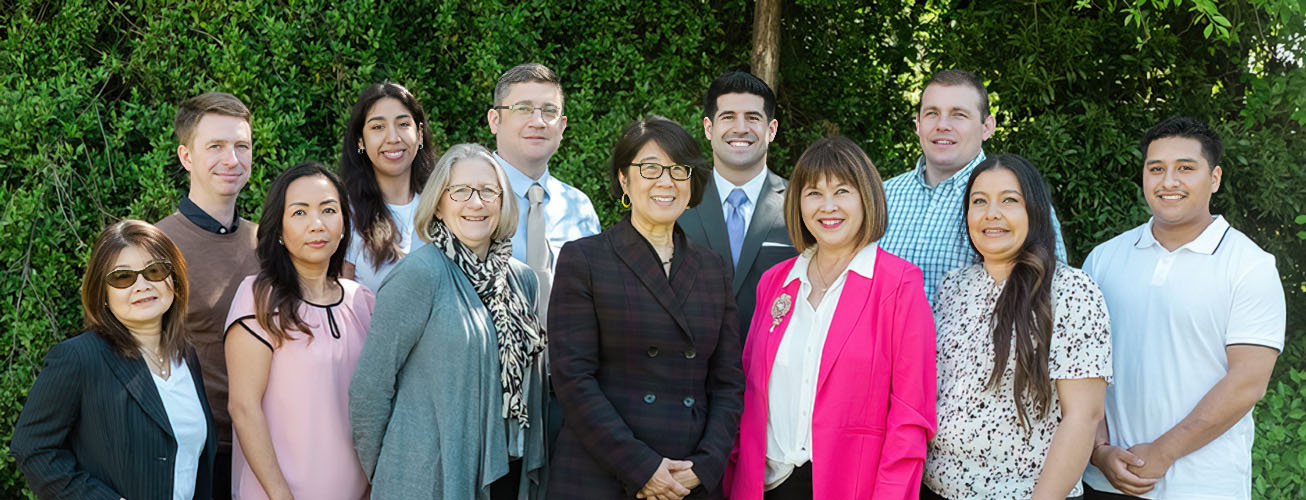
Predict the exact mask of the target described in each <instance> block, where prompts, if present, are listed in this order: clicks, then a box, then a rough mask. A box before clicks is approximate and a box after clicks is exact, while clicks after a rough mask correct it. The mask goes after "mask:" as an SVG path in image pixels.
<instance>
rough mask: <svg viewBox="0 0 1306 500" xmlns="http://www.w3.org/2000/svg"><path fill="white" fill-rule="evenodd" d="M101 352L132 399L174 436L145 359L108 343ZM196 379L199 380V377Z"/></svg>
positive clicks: (110, 369) (165, 430) (164, 430)
mask: <svg viewBox="0 0 1306 500" xmlns="http://www.w3.org/2000/svg"><path fill="white" fill-rule="evenodd" d="M101 354H103V356H104V361H105V364H107V365H109V371H111V372H113V375H114V376H115V377H118V381H119V382H122V385H123V387H126V388H127V393H128V394H131V397H132V399H135V400H136V403H137V404H139V405H141V408H142V409H144V410H145V414H146V415H149V416H150V418H151V419H153V420H154V423H156V424H158V425H159V427H161V428H162V429H163V432H166V433H167V434H168V435H169V436H172V424H171V423H169V422H168V412H167V411H166V410H164V409H163V400H162V399H159V390H158V388H157V387H155V385H154V380H153V379H152V378H151V377H150V369H149V368H147V367H146V366H145V361H144V360H137V359H131V358H127V357H125V356H123V355H122V354H120V353H119V352H118V351H117V350H115V349H114V348H113V347H112V346H109V345H107V343H106V345H105V349H104V350H103V351H101ZM192 373H194V372H192ZM196 379H197V380H198V379H199V377H196Z"/></svg>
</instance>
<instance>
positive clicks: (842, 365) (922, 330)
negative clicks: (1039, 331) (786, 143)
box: [725, 137, 935, 500]
mask: <svg viewBox="0 0 1306 500" xmlns="http://www.w3.org/2000/svg"><path fill="white" fill-rule="evenodd" d="M785 223H786V224H787V225H788V227H789V234H790V237H791V238H792V239H793V242H794V246H795V247H796V248H797V249H798V251H799V252H800V255H799V256H798V257H795V258H792V259H789V260H787V261H784V262H781V263H780V264H777V265H776V266H775V267H773V268H771V269H770V270H769V271H767V272H766V274H763V275H762V279H761V281H760V282H759V283H758V287H757V304H758V309H757V313H756V314H754V315H753V323H752V325H750V328H749V333H748V340H747V343H746V345H745V347H744V373H745V376H746V378H747V388H746V389H745V391H744V414H743V417H742V419H741V422H740V426H739V441H738V444H737V445H736V446H735V452H734V454H733V457H732V459H731V463H730V466H729V468H728V469H727V471H726V480H725V484H726V488H727V491H726V494H727V496H728V497H729V498H734V499H748V500H753V499H763V498H765V499H767V500H776V499H804V500H807V499H812V498H820V499H823V500H825V499H829V500H842V499H870V498H875V499H893V500H905V499H915V498H916V497H917V495H918V493H919V487H920V478H921V468H922V466H923V464H924V461H925V443H926V441H927V440H929V438H930V436H931V435H933V433H934V427H935V422H934V384H935V379H934V321H933V319H932V318H931V316H930V311H929V304H928V303H927V302H926V300H925V289H924V285H923V281H922V277H921V271H920V269H918V268H916V266H913V265H911V264H910V263H908V262H907V261H905V260H902V259H900V258H898V257H896V256H894V255H892V254H889V253H888V252H885V251H884V250H881V249H880V248H879V247H878V245H876V241H877V240H878V239H879V238H880V237H881V236H882V235H883V234H884V230H885V227H886V226H887V224H888V216H887V211H886V208H885V198H884V188H883V183H882V182H881V180H880V174H879V173H878V172H877V171H876V170H875V166H874V165H873V164H872V163H871V160H870V158H867V156H866V154H865V153H863V152H862V150H861V149H860V148H859V147H858V146H857V145H856V144H854V143H853V142H852V141H850V140H848V139H846V138H843V137H831V138H825V139H821V140H819V141H817V142H816V143H814V144H812V146H811V147H809V148H808V149H807V151H805V152H804V153H803V155H802V157H801V158H799V159H798V165H797V166H795V167H794V173H793V178H792V180H791V181H790V184H789V189H788V192H787V193H786V195H785Z"/></svg>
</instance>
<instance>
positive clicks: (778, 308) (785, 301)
mask: <svg viewBox="0 0 1306 500" xmlns="http://www.w3.org/2000/svg"><path fill="white" fill-rule="evenodd" d="M793 305H794V299H793V297H790V296H789V294H787V293H782V294H780V296H779V297H776V298H775V302H772V303H771V329H770V330H768V331H771V332H774V331H775V327H777V326H779V325H780V320H781V319H783V318H784V317H785V315H786V314H789V308H790V307H791V306H793Z"/></svg>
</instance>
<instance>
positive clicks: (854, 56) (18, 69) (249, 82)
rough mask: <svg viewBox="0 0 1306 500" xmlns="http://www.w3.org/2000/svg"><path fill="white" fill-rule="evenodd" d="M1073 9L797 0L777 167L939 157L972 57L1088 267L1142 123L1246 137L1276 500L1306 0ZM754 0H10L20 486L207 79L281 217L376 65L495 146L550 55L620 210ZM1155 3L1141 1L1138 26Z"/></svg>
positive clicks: (1283, 458)
mask: <svg viewBox="0 0 1306 500" xmlns="http://www.w3.org/2000/svg"><path fill="white" fill-rule="evenodd" d="M1062 3H1063V5H1044V4H1043V3H1038V2H1035V3H1024V2H1022V3H1008V2H965V1H963V2H958V3H955V4H954V3H948V2H917V1H897V2H894V1H889V2H877V3H872V4H870V5H867V4H866V2H856V1H834V0H798V1H794V2H792V3H789V4H786V5H785V6H784V13H783V24H782V32H783V34H782V41H781V53H782V56H781V66H780V67H781V77H780V83H779V84H778V86H777V92H778V94H779V99H780V115H779V119H780V124H781V126H780V136H779V138H778V140H777V142H776V143H775V144H774V145H773V148H772V151H771V162H770V163H771V165H772V167H773V168H774V169H775V170H777V171H779V172H781V173H784V174H787V173H788V172H789V171H790V170H791V164H792V162H793V161H794V160H795V159H796V158H797V157H798V155H799V154H800V153H801V152H802V149H803V148H804V147H805V146H806V145H807V144H809V143H810V142H811V141H812V140H814V139H816V138H818V137H821V136H823V135H826V134H829V133H834V132H838V133H842V134H845V135H848V136H849V137H851V138H853V139H854V140H857V141H859V142H860V143H861V144H862V145H863V146H864V147H865V148H866V150H867V152H868V153H869V154H870V155H871V157H872V158H873V159H874V160H875V162H876V164H877V165H878V166H879V167H880V169H881V171H882V173H884V174H885V175H886V176H888V175H892V174H896V173H899V172H902V171H905V170H906V169H907V168H908V167H909V165H911V164H912V162H913V161H914V158H915V156H916V155H918V154H919V153H918V151H919V147H918V146H917V145H916V138H915V135H914V133H913V127H912V124H911V117H912V109H913V108H912V103H913V101H914V95H915V93H916V92H918V91H919V89H920V86H921V83H922V82H923V80H924V79H925V78H927V77H928V75H929V74H930V73H931V72H933V71H935V70H938V69H942V68H947V67H954V66H956V67H965V68H971V69H974V70H976V71H977V72H979V73H980V74H981V76H982V77H984V78H985V79H987V80H989V82H990V88H991V90H992V94H993V99H994V103H995V106H996V108H997V110H998V118H999V128H998V131H997V133H996V134H995V137H994V139H993V140H992V141H990V142H989V143H988V144H987V149H988V150H989V151H990V152H1018V153H1021V154H1024V155H1025V156H1027V157H1029V158H1031V159H1032V160H1034V161H1035V163H1036V164H1037V165H1039V166H1040V167H1041V168H1042V170H1043V171H1044V173H1045V175H1046V176H1047V177H1048V179H1049V181H1050V183H1051V184H1052V185H1053V186H1054V187H1055V196H1056V203H1057V208H1058V213H1059V214H1060V216H1061V217H1062V222H1063V224H1064V228H1065V232H1066V238H1067V243H1068V244H1069V246H1070V250H1071V259H1072V261H1074V262H1078V261H1080V260H1081V259H1082V258H1083V256H1084V255H1086V254H1087V252H1088V250H1090V249H1091V248H1092V247H1093V245H1095V244H1097V243H1099V242H1101V241H1104V240H1105V239H1107V238H1108V237H1110V236H1111V235H1113V234H1115V233H1118V232H1120V231H1122V230H1124V229H1127V228H1129V227H1132V226H1134V225H1137V224H1139V223H1141V222H1142V221H1144V220H1146V217H1147V212H1146V208H1145V204H1144V203H1143V201H1142V198H1141V194H1140V191H1139V188H1138V182H1137V179H1138V178H1139V168H1138V164H1139V156H1138V153H1137V151H1136V150H1135V143H1136V140H1137V138H1138V137H1139V136H1140V135H1141V133H1142V131H1144V130H1145V129H1146V128H1147V127H1148V126H1149V125H1150V124H1151V123H1154V122H1155V121H1157V120H1159V119H1160V118H1163V117H1165V116H1167V115H1170V114H1173V113H1186V114H1191V115H1195V116H1198V117H1200V118H1203V119H1206V120H1209V121H1211V122H1213V123H1216V124H1217V126H1218V127H1219V129H1220V131H1221V132H1222V133H1223V134H1224V136H1225V138H1226V143H1227V146H1228V147H1227V150H1228V154H1227V157H1226V158H1227V160H1226V161H1225V165H1224V168H1225V175H1226V176H1225V185H1224V186H1223V189H1222V190H1221V192H1220V193H1219V194H1217V195H1216V196H1215V198H1214V201H1213V203H1214V205H1215V207H1216V210H1217V211H1218V212H1222V213H1224V214H1226V215H1227V216H1228V217H1229V219H1230V220H1231V222H1233V223H1234V224H1235V225H1236V226H1237V227H1239V228H1240V229H1242V230H1243V231H1245V232H1247V233H1248V234H1249V235H1250V236H1251V237H1252V238H1253V239H1254V240H1255V241H1256V242H1257V243H1259V244H1260V245H1261V246H1262V247H1264V248H1266V249H1267V250H1268V251H1271V252H1273V253H1275V255H1276V256H1277V257H1278V259H1279V260H1278V265H1279V271H1280V272H1281V273H1282V275H1283V278H1284V283H1285V289H1286V290H1287V291H1288V293H1289V309H1290V317H1289V321H1290V326H1289V337H1290V340H1289V342H1290V344H1289V348H1288V349H1287V350H1286V351H1285V353H1284V355H1283V356H1282V357H1281V358H1280V362H1279V370H1278V372H1279V373H1277V374H1276V378H1275V381H1274V383H1273V384H1272V385H1271V388H1270V393H1269V395H1267V397H1266V398H1265V400H1264V401H1263V402H1262V404H1261V407H1260V410H1259V413H1258V416H1259V418H1258V422H1257V430H1258V436H1257V442H1256V448H1255V452H1254V453H1255V456H1256V459H1257V462H1256V466H1257V469H1256V474H1257V479H1256V481H1255V488H1256V491H1257V495H1258V498H1263V499H1278V498H1301V497H1303V496H1306V487H1304V486H1303V484H1302V482H1303V480H1302V477H1306V453H1299V450H1301V449H1302V446H1303V443H1304V442H1306V431H1301V430H1300V429H1303V428H1306V425H1303V424H1306V407H1303V406H1302V403H1301V400H1302V399H1303V398H1302V397H1301V396H1306V393H1299V392H1298V391H1300V381H1301V380H1302V378H1303V377H1306V373H1304V372H1302V371H1301V370H1300V369H1299V368H1300V367H1301V366H1302V365H1301V362H1300V361H1301V360H1302V359H1303V357H1304V356H1306V347H1304V346H1303V341H1302V340H1301V336H1300V335H1297V334H1298V333H1300V332H1301V331H1302V330H1303V322H1302V319H1301V318H1300V317H1299V315H1298V314H1297V312H1299V311H1302V310H1303V308H1302V306H1303V305H1304V303H1306V302H1304V299H1303V297H1304V296H1306V291H1304V290H1303V286H1306V274H1304V271H1303V264H1304V263H1306V252H1303V249H1302V248H1303V244H1302V242H1301V240H1299V239H1297V237H1296V236H1295V235H1296V234H1297V233H1298V232H1299V231H1302V230H1304V229H1306V225H1303V224H1302V223H1299V222H1296V221H1294V218H1296V217H1297V216H1298V215H1301V214H1306V206H1303V205H1304V204H1306V172H1304V171H1303V166H1302V164H1303V161H1302V160H1303V158H1306V138H1304V137H1303V136H1302V134H1301V129H1300V127H1301V124H1302V123H1303V122H1306V111H1304V110H1303V109H1302V104H1303V101H1306V97H1302V96H1306V72H1303V70H1302V69H1301V64H1300V61H1301V59H1302V58H1303V54H1304V52H1306V51H1303V50H1302V37H1303V34H1302V31H1303V28H1302V27H1301V26H1302V24H1303V23H1296V22H1282V21H1281V20H1283V19H1300V17H1297V18H1292V17H1291V16H1299V15H1300V12H1299V11H1300V10H1301V9H1300V8H1297V9H1296V10H1293V9H1289V8H1288V7H1283V6H1282V5H1280V4H1288V3H1290V2H1266V1H1264V0H1255V1H1254V2H1252V3H1248V2H1246V1H1240V2H1234V3H1232V4H1226V5H1224V6H1223V8H1224V11H1223V14H1224V16H1228V17H1227V18H1225V19H1226V22H1229V24H1230V26H1231V28H1230V29H1229V32H1230V33H1231V35H1230V36H1227V37H1224V38H1221V39H1219V40H1216V39H1214V38H1217V37H1213V38H1212V39H1208V38H1207V37H1206V36H1204V33H1203V31H1204V30H1203V29H1202V28H1203V26H1205V25H1209V24H1210V23H1212V22H1215V21H1211V20H1209V19H1210V18H1208V17H1205V16H1206V14H1204V12H1206V11H1205V10H1190V9H1195V8H1196V7H1190V5H1193V3H1192V2H1187V3H1184V5H1183V6H1182V7H1174V6H1168V7H1167V5H1169V4H1171V2H1159V4H1161V6H1162V7H1166V8H1152V7H1154V4H1156V3H1158V2H1151V3H1149V2H1148V1H1144V0H1134V1H1128V2H1105V4H1106V7H1100V8H1099V7H1091V6H1087V4H1088V2H1082V1H1074V2H1071V1H1067V2H1062ZM1173 4H1175V5H1177V4H1179V2H1173ZM1117 5H1118V7H1117ZM1205 5H1206V4H1205V3H1200V2H1199V3H1198V4H1197V6H1198V7H1203V8H1204V6H1205ZM752 9H753V4H752V3H750V2H745V1H741V0H699V1H691V2H685V1H680V0H646V1H639V2H637V1H632V0H589V1H580V2H577V1H562V2H550V3H540V2H526V3H515V2H503V1H493V0H490V1H447V2H429V1H427V2H402V3H400V2H368V1H362V0H341V1H338V2H333V3H330V4H323V3H319V2H304V1H288V0H287V1H265V0H245V1H236V2H217V1H187V2H157V1H139V0H138V1H113V2H98V1H87V0H67V1H54V2H50V1H39V0H14V1H11V2H6V7H5V9H3V12H2V13H0V117H3V118H2V119H0V265H2V266H3V268H2V271H0V272H2V273H3V280H2V281H0V297H3V299H0V325H2V326H0V345H5V346H8V349H7V354H6V356H5V370H4V375H3V380H2V381H0V441H3V442H2V443H0V452H2V453H3V454H4V455H6V456H5V457H4V458H3V459H2V460H0V497H4V498H17V497H21V496H24V495H28V494H29V493H28V492H27V491H26V488H25V486H24V484H23V479H22V476H21V474H19V472H18V471H17V469H16V468H15V466H14V463H13V461H12V459H9V458H8V457H7V452H8V447H7V445H8V442H9V439H10V438H11V435H12V428H13V423H14V420H15V419H16V418H17V415H18V413H19V411H20V409H21V407H22V404H23V400H24V398H25V394H26V391H27V389H28V388H29V387H30V386H31V384H32V381H33V380H34V378H35V376H36V373H37V372H38V371H39V369H40V366H41V359H42V357H43V356H44V354H45V352H46V351H47V350H48V349H49V348H50V346H52V345H53V344H54V343H56V342H58V341H60V340H62V339H64V338H66V337H67V336H69V335H72V334H75V333H77V332H78V331H79V324H80V310H79V305H78V303H77V299H76V297H77V286H78V283H79V280H80V275H81V272H82V269H83V266H84V264H85V260H86V258H87V254H88V253H89V250H90V248H89V246H90V244H91V242H92V241H93V239H94V237H95V235H96V234H97V232H98V230H99V229H100V228H101V227H103V226H105V225H106V224H107V223H109V222H111V221H113V220H117V219H119V218H123V217H133V218H140V219H145V220H157V219H159V218H161V217H163V216H164V215H166V214H167V213H169V212H171V211H172V210H173V208H174V207H175V206H176V203H177V201H178V199H179V197H180V196H181V194H182V192H183V191H182V189H183V188H184V185H185V178H184V175H183V171H182V170H181V169H180V168H179V167H178V165H177V161H176V156H175V149H176V144H175V142H174V139H173V138H172V131H171V120H172V116H173V113H174V112H175V109H176V108H175V106H176V104H177V103H178V102H180V101H181V100H183V99H184V98H186V97H188V96H191V95H194V94H197V93H200V92H203V91H208V90H223V91H227V92H231V93H234V94H236V95H237V96H239V97H241V98H242V99H243V100H245V102H246V103H247V104H249V106H250V108H251V109H252V110H253V112H254V121H253V126H254V138H255V150H254V164H255V166H254V172H253V175H252V176H251V181H250V187H249V188H248V189H247V190H246V192H245V194H244V195H243V196H242V197H241V199H240V208H239V210H240V212H241V213H242V214H244V215H246V216H249V217H251V218H254V219H257V218H258V216H259V215H260V214H259V210H260V208H259V205H260V201H261V194H262V193H263V192H264V190H265V189H266V186H267V184H268V182H269V181H270V180H271V179H272V178H274V177H275V176H276V174H277V173H279V172H280V171H281V170H282V169H284V168H285V167H287V166H290V165H292V164H294V163H296V162H298V161H300V160H305V159H316V160H321V161H324V162H328V163H330V162H334V161H335V160H336V159H337V158H338V150H339V147H340V146H339V142H340V136H341V131H342V129H343V126H344V121H345V119H346V118H347V116H346V115H347V113H348V109H349V106H350V104H352V102H353V99H354V98H355V96H356V95H357V93H358V92H359V90H361V89H362V88H363V87H365V86H366V85H368V84H370V83H373V82H376V81H380V80H382V79H389V80H392V81H396V82H399V83H402V84H404V85H406V86H408V87H409V88H410V89H412V90H413V92H414V93H415V94H416V95H417V97H418V98H419V99H420V100H421V101H422V103H423V105H424V106H425V107H426V108H427V111H428V114H429V115H430V116H431V117H432V129H433V130H432V132H433V135H434V139H435V141H436V142H437V143H440V144H445V145H447V144H453V143H457V142H465V141H479V142H482V143H485V144H491V145H492V143H493V137H492V136H491V135H490V134H489V131H488V128H487V127H486V125H485V123H484V120H485V118H484V116H485V110H486V108H487V106H488V104H489V102H488V101H489V99H490V94H491V91H492V89H493V85H494V81H495V78H496V77H497V76H498V74H499V73H500V72H502V71H503V70H504V69H506V68H508V67H510V66H512V65H514V64H517V63H520V62H524V61H528V60H534V61H539V62H543V63H545V64H547V65H549V66H551V67H553V68H554V69H555V70H557V71H558V73H559V74H560V75H561V76H562V77H563V79H564V80H565V88H566V91H567V103H566V112H567V115H568V117H569V128H568V130H567V132H566V137H565V139H564V141H563V145H562V148H561V149H560V151H559V152H558V155H557V156H555V158H554V161H553V164H552V165H551V168H552V171H553V172H554V174H555V175H557V176H559V177H560V178H563V179H565V180H568V181H569V182H572V183H573V184H575V185H577V186H578V187H580V188H581V189H583V190H585V191H586V192H587V193H589V194H590V196H591V197H592V198H593V200H594V202H595V205H596V207H597V209H598V211H599V214H600V217H601V219H602V220H603V222H604V224H605V225H607V224H611V223H613V222H614V221H616V220H617V219H618V218H619V217H620V214H621V212H620V211H619V210H618V207H617V205H616V204H615V202H614V200H612V199H611V197H610V196H608V195H607V194H606V192H605V190H604V186H605V182H606V181H605V179H604V174H603V168H602V165H603V163H604V161H605V158H606V156H607V154H608V152H609V149H610V148H611V145H612V142H613V141H614V140H615V137H616V135H617V134H618V133H619V131H620V129H621V127H622V126H623V125H624V124H625V123H627V122H629V121H630V120H632V119H635V118H638V117H640V116H643V115H646V114H649V113H658V114H663V115H666V116H669V117H671V118H672V119H675V120H677V121H679V122H681V123H682V124H684V125H686V126H687V128H688V129H689V130H690V131H691V132H692V133H694V134H695V135H698V132H697V131H698V130H701V128H700V125H699V124H700V122H701V117H700V113H701V111H700V104H699V99H700V96H701V93H702V92H703V90H704V89H705V88H706V87H707V85H708V83H710V82H711V80H712V79H713V78H714V77H715V76H716V75H717V74H719V73H721V72H723V71H726V70H731V69H741V68H746V67H747V64H748V57H749V52H750V47H749V43H750V36H751V33H750V32H751V27H752V19H751V18H752ZM1275 9H1282V11H1280V10H1275ZM1134 12H1137V13H1138V16H1139V17H1138V19H1139V20H1138V21H1137V22H1133V21H1126V19H1133V17H1132V16H1133V14H1131V13H1134ZM1224 16H1221V17H1222V18H1224ZM1276 23H1277V24H1276ZM1220 26H1223V25H1220ZM1279 47H1284V48H1282V49H1280V48H1279ZM1285 54H1286V55H1285ZM1294 57H1295V59H1294ZM703 145H704V147H706V146H707V143H706V141H703Z"/></svg>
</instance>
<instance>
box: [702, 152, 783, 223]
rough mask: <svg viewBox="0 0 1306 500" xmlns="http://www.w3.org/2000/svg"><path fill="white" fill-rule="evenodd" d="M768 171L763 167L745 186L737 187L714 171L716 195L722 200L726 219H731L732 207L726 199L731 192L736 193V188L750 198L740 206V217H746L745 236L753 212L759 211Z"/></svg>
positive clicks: (722, 209) (722, 212)
mask: <svg viewBox="0 0 1306 500" xmlns="http://www.w3.org/2000/svg"><path fill="white" fill-rule="evenodd" d="M768 171H769V170H767V169H766V168H765V167H763V168H762V171H761V172H758V173H757V175H755V176H753V178H752V179H749V180H748V182H745V183H744V185H742V186H736V185H734V184H732V183H730V181H728V180H726V178H725V177H721V174H720V173H718V172H717V171H716V169H712V178H713V179H715V180H716V193H717V195H718V196H720V198H718V199H719V200H721V214H722V215H723V216H724V217H725V218H730V210H731V207H730V202H728V201H726V198H727V197H729V196H730V192H731V191H734V190H735V188H739V189H742V190H744V196H747V197H748V200H747V201H745V202H743V203H741V204H740V205H739V212H740V214H739V215H742V216H743V217H744V234H748V226H749V224H751V223H752V222H753V210H755V209H757V198H758V197H759V196H762V184H763V183H765V182H766V173H767V172H768Z"/></svg>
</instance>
